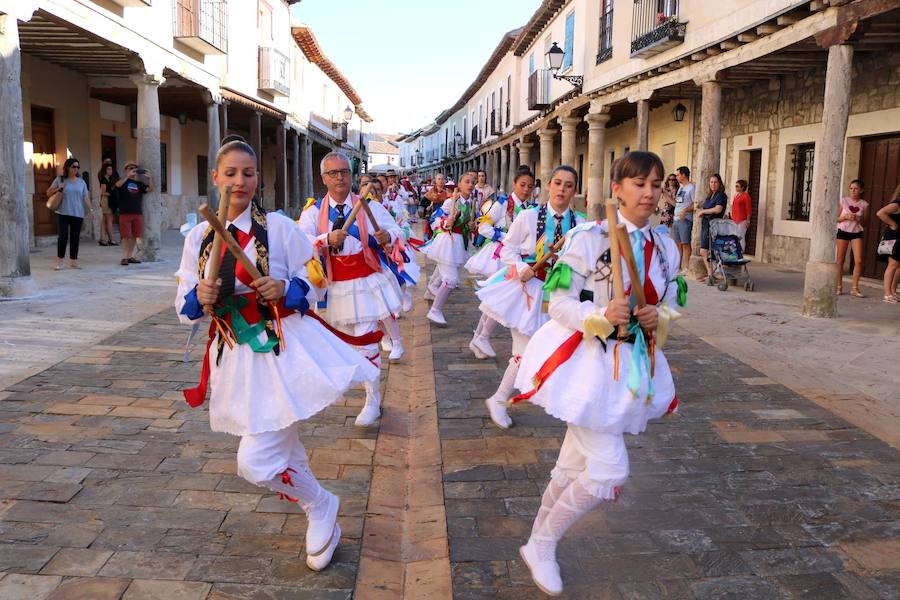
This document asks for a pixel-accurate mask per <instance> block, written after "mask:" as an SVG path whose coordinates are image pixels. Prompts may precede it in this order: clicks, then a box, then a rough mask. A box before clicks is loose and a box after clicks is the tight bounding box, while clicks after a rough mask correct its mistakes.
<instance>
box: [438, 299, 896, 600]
mask: <svg viewBox="0 0 900 600" xmlns="http://www.w3.org/2000/svg"><path fill="white" fill-rule="evenodd" d="M445 313H446V314H447V320H448V321H449V322H450V323H453V324H459V326H456V327H453V328H448V329H437V328H434V329H432V336H433V347H434V365H435V371H436V372H435V379H436V383H437V387H436V389H437V398H438V415H439V426H440V433H441V440H442V459H443V472H444V479H443V480H444V497H445V505H446V512H447V525H448V535H449V546H450V560H451V566H452V574H453V575H452V577H453V595H454V598H458V599H461V600H462V599H476V598H478V599H481V598H484V599H488V598H515V599H516V600H523V599H526V598H540V597H543V595H542V594H541V593H540V592H539V591H538V590H537V589H536V588H535V587H534V585H533V584H532V582H531V579H530V577H529V574H528V569H527V568H526V567H525V566H524V564H523V563H522V562H521V560H520V558H519V555H518V547H519V546H520V545H521V544H523V543H524V542H525V540H526V539H527V537H528V534H529V532H530V530H531V523H532V520H533V517H534V515H535V514H536V512H537V508H538V506H539V504H540V494H541V493H542V491H543V488H544V486H545V485H546V482H547V479H548V477H549V472H550V468H551V467H552V465H553V463H554V461H555V458H556V454H557V450H558V447H559V443H560V441H561V437H562V435H563V433H564V428H563V427H562V426H561V423H560V422H559V421H557V420H556V419H554V418H552V417H549V416H547V415H546V414H545V413H544V412H543V411H542V410H540V409H537V408H536V407H534V406H532V405H525V406H523V405H517V406H516V407H514V408H512V409H511V411H510V414H511V415H512V416H513V419H514V420H515V423H516V424H515V426H514V427H513V428H512V429H510V430H509V431H507V432H504V431H502V430H500V429H497V428H496V427H494V426H493V424H492V423H491V422H490V420H489V419H488V418H486V413H485V408H484V404H483V402H482V401H483V399H484V398H485V397H486V396H489V395H490V394H492V393H493V391H494V389H495V387H496V385H497V382H498V381H499V379H500V377H501V375H502V373H503V370H504V369H505V367H506V360H505V359H501V357H508V356H509V351H510V343H509V336H508V334H506V333H505V332H504V333H501V334H499V335H495V338H496V339H497V341H496V343H495V348H496V350H497V354H498V359H497V360H496V362H495V361H478V360H475V359H474V358H473V357H472V355H471V353H470V352H469V351H468V349H467V344H468V341H469V338H470V335H471V331H470V328H471V327H473V326H474V324H475V323H476V321H477V316H478V314H477V306H476V303H475V298H474V296H473V295H472V294H471V291H470V290H465V289H462V290H460V291H457V292H456V293H454V294H453V296H452V297H451V300H450V304H449V308H448V309H447V310H446V311H445ZM462 325H469V326H470V327H465V326H462ZM498 331H502V330H500V329H498ZM667 357H668V359H669V362H670V363H671V364H672V365H673V371H674V372H675V377H676V383H677V385H678V390H679V398H680V399H681V402H682V405H681V409H680V413H679V414H678V415H676V416H675V417H673V418H669V419H664V420H662V421H660V422H656V423H653V424H651V425H650V427H649V429H648V431H646V432H645V433H644V434H642V435H640V436H626V438H627V439H628V448H629V456H630V461H631V477H630V478H629V480H628V482H627V483H626V484H625V486H624V489H623V494H622V496H621V497H620V498H619V500H618V501H617V502H615V503H607V504H603V505H601V507H600V508H599V509H597V510H595V511H594V512H593V513H591V514H590V515H589V516H587V517H586V518H584V519H583V520H582V521H581V522H579V523H578V524H577V525H576V526H575V527H573V529H572V530H571V531H570V532H569V534H568V535H567V537H566V538H564V540H563V542H562V544H561V545H560V548H559V554H558V555H559V561H560V564H561V568H562V574H563V579H564V581H565V582H566V585H567V587H566V592H567V596H566V597H568V598H578V599H587V598H597V599H600V598H603V599H607V598H609V599H619V598H634V599H639V598H640V599H651V598H698V599H714V598H715V599H721V598H734V599H736V600H737V599H741V600H747V599H764V598H808V599H810V600H826V599H831V598H855V599H856V598H858V599H866V598H900V521H898V515H900V510H898V509H900V460H898V459H900V454H898V452H897V451H896V450H894V449H892V448H891V447H890V446H888V445H886V444H884V443H883V442H881V441H879V440H877V439H875V438H873V437H872V436H870V435H868V434H867V433H865V432H863V431H861V430H859V429H857V428H855V427H853V426H852V425H849V424H848V423H847V422H845V421H842V420H841V419H839V418H837V417H835V416H833V415H832V414H831V413H829V412H827V411H825V410H824V409H822V408H820V407H818V406H817V405H815V404H813V403H812V402H810V401H808V400H806V399H804V398H802V397H800V396H798V395H796V394H795V393H793V392H791V391H790V390H788V389H787V388H785V387H782V386H780V385H777V384H775V382H773V381H772V380H770V379H767V378H765V377H762V376H761V374H760V373H758V372H756V371H754V370H753V369H751V368H749V367H747V366H746V365H744V364H742V363H740V362H738V361H737V360H735V359H733V358H731V357H729V356H727V355H724V354H723V353H721V352H720V351H718V350H715V349H713V348H712V346H709V345H708V344H706V343H704V342H702V341H700V340H699V339H698V338H696V337H693V336H690V335H686V334H685V333H684V332H683V330H678V328H677V327H676V331H675V334H674V335H673V338H672V339H671V341H670V342H669V346H668V347H667Z"/></svg>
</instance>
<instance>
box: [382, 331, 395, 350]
mask: <svg viewBox="0 0 900 600" xmlns="http://www.w3.org/2000/svg"><path fill="white" fill-rule="evenodd" d="M393 349H394V342H392V341H391V337H390V336H389V335H388V334H384V335H383V336H381V351H382V352H390V351H392V350H393Z"/></svg>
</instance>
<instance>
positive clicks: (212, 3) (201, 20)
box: [172, 0, 228, 54]
mask: <svg viewBox="0 0 900 600" xmlns="http://www.w3.org/2000/svg"><path fill="white" fill-rule="evenodd" d="M227 6H228V4H227V1H226V0H175V1H174V3H173V4H172V9H173V11H174V29H175V39H176V40H178V41H179V42H181V43H182V44H184V45H185V46H188V47H189V48H192V49H193V50H196V51H197V52H199V53H201V54H224V53H225V51H226V50H227V47H228V36H227V31H228V30H227V24H228V18H227V10H226V9H227Z"/></svg>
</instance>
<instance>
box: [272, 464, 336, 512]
mask: <svg viewBox="0 0 900 600" xmlns="http://www.w3.org/2000/svg"><path fill="white" fill-rule="evenodd" d="M265 485H266V487H268V488H269V489H271V490H273V491H276V492H278V494H279V495H280V496H281V498H282V499H284V500H287V501H289V502H296V503H297V504H299V505H300V508H302V509H303V511H304V512H306V513H307V514H309V511H310V510H312V509H313V507H314V506H315V505H316V504H317V503H318V501H319V500H320V499H321V497H322V494H323V493H325V488H323V487H322V486H321V485H319V481H318V480H317V479H316V478H315V476H314V475H313V474H312V471H310V470H309V466H308V465H296V466H295V467H288V468H287V469H285V471H284V472H283V473H281V474H280V475H277V476H275V477H273V478H272V479H270V480H269V481H267V482H266V483H265Z"/></svg>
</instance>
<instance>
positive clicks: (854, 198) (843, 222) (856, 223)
mask: <svg viewBox="0 0 900 600" xmlns="http://www.w3.org/2000/svg"><path fill="white" fill-rule="evenodd" d="M864 188H865V186H864V184H863V182H862V180H861V179H854V180H853V181H851V182H850V197H849V198H848V197H847V196H844V197H842V198H841V210H840V213H838V222H837V265H838V280H837V293H838V295H839V296H840V295H841V294H843V293H844V260H845V259H846V258H847V248H848V247H849V248H850V249H851V250H852V251H853V286H852V287H851V288H850V295H851V296H853V297H854V298H865V296H863V294H862V292H860V291H859V278H860V276H861V275H862V261H863V234H864V233H865V231H864V229H863V226H862V224H863V222H864V221H865V220H866V217H867V215H868V213H869V203H868V202H866V201H865V200H863V199H862V196H863V190H864Z"/></svg>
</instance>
